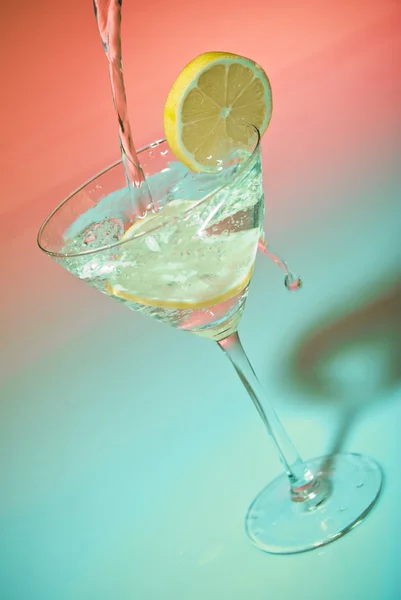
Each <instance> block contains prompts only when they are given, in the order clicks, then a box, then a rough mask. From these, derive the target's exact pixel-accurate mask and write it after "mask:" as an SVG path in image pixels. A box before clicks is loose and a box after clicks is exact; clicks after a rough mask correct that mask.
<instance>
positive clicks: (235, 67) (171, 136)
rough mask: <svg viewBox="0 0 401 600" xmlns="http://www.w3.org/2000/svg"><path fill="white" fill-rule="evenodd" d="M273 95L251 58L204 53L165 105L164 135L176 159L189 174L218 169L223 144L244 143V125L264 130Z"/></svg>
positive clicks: (182, 75)
mask: <svg viewBox="0 0 401 600" xmlns="http://www.w3.org/2000/svg"><path fill="white" fill-rule="evenodd" d="M271 114H272V92H271V86H270V82H269V79H268V77H267V75H266V73H265V72H264V70H263V69H262V68H261V67H260V66H259V65H258V64H256V63H255V62H254V61H253V60H250V59H249V58H244V57H243V56H238V55H236V54H230V53H228V52H206V53H205V54H201V55H200V56H198V57H196V58H195V59H194V60H192V61H191V62H190V63H189V64H188V65H187V66H186V67H185V68H184V69H183V71H182V72H181V73H180V75H179V76H178V78H177V79H176V81H175V82H174V84H173V86H172V88H171V90H170V92H169V94H168V96H167V100H166V103H165V107H164V131H165V135H166V139H167V142H168V144H169V146H170V148H171V149H172V150H173V152H174V154H175V155H176V156H177V158H178V159H179V160H180V161H181V162H182V163H184V164H185V165H186V166H187V167H189V168H190V169H192V170H193V171H203V170H207V169H208V167H213V166H215V165H216V158H219V156H218V152H219V148H220V147H221V142H222V140H224V139H232V140H234V142H243V141H244V126H243V125H244V123H249V124H251V125H253V126H255V127H256V128H257V129H259V132H260V134H261V135H263V134H264V132H265V131H266V129H267V126H268V125H269V122H270V118H271Z"/></svg>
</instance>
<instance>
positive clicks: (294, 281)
mask: <svg viewBox="0 0 401 600" xmlns="http://www.w3.org/2000/svg"><path fill="white" fill-rule="evenodd" d="M284 285H285V287H286V288H287V290H289V291H290V292H296V291H298V290H300V289H301V287H302V279H301V278H300V277H297V276H296V275H294V274H293V273H290V272H288V273H287V275H286V276H285V279H284Z"/></svg>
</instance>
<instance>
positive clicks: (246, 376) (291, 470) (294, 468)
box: [217, 332, 319, 502]
mask: <svg viewBox="0 0 401 600" xmlns="http://www.w3.org/2000/svg"><path fill="white" fill-rule="evenodd" d="M217 343H218V345H219V346H220V348H221V349H222V350H223V352H224V353H225V354H226V356H228V358H229V359H230V361H231V363H232V364H233V366H234V368H235V370H236V371H237V373H238V375H239V378H240V379H241V381H242V383H243V384H244V386H245V388H246V390H247V392H248V394H249V395H250V397H251V399H252V402H253V403H254V405H255V407H256V409H257V411H258V413H259V415H260V416H261V418H262V421H263V423H264V424H265V426H266V429H267V431H268V433H269V434H270V436H271V437H272V439H273V442H274V444H275V446H276V448H277V450H278V453H279V456H280V459H281V462H282V464H283V465H284V469H285V472H286V474H287V476H288V479H289V486H290V493H291V497H292V500H294V501H296V502H302V501H304V500H311V499H313V498H315V497H317V496H318V495H319V494H318V489H317V488H318V487H319V482H318V481H317V480H316V478H315V477H314V475H313V474H312V472H311V471H310V470H309V469H308V467H307V466H306V465H305V463H304V462H303V460H302V459H301V457H300V455H299V454H298V452H297V450H296V449H295V446H294V444H293V443H292V441H291V439H290V438H289V436H288V434H287V432H286V431H285V429H284V427H283V426H282V424H281V422H280V420H279V418H278V416H277V414H276V411H275V410H274V408H273V406H272V405H271V404H270V402H269V401H268V400H267V398H266V395H265V393H264V391H263V388H262V386H261V384H260V383H259V380H258V378H257V377H256V375H255V372H254V370H253V368H252V365H251V363H250V362H249V360H248V357H247V355H246V353H245V351H244V349H243V347H242V344H241V341H240V339H239V335H238V333H237V332H234V333H232V334H231V335H229V336H228V337H226V338H224V339H222V340H219V341H218V342H217Z"/></svg>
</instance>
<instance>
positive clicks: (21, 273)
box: [0, 0, 401, 600]
mask: <svg viewBox="0 0 401 600" xmlns="http://www.w3.org/2000/svg"><path fill="white" fill-rule="evenodd" d="M137 4H138V3H137V2H134V1H133V0H132V1H131V2H130V1H129V0H125V6H124V8H123V54H124V59H125V60H124V63H125V73H126V81H127V91H128V99H129V105H130V114H131V120H132V125H133V129H134V132H135V136H136V140H137V144H138V145H142V144H143V143H146V142H149V141H151V140H152V139H155V138H158V137H160V135H161V133H162V108H163V102H164V98H165V96H166V94H167V92H168V90H169V87H170V85H171V83H172V81H173V80H174V78H175V77H176V75H177V74H178V73H179V71H180V70H181V68H182V67H183V66H184V64H185V63H186V62H188V61H189V60H191V59H192V58H193V57H194V56H195V55H196V54H198V53H200V52H204V51H206V50H212V49H218V50H228V51H231V52H237V53H239V54H243V55H246V56H250V57H252V58H254V59H255V60H256V61H258V62H259V63H261V64H262V65H263V66H264V67H265V69H266V71H267V73H268V74H269V76H270V78H271V82H272V86H273V95H274V102H275V109H274V115H273V119H272V123H271V126H270V128H269V130H268V132H267V134H266V136H265V138H264V141H263V155H264V173H265V176H264V181H265V190H266V207H267V211H266V212H267V215H266V230H267V234H268V238H269V239H270V241H271V243H272V245H273V247H275V248H277V249H278V251H279V252H281V253H282V254H283V255H284V256H285V257H286V259H287V260H288V261H289V263H290V264H291V265H292V267H293V268H294V269H295V270H296V271H299V272H300V273H301V274H302V275H303V278H304V280H305V287H304V289H303V291H302V293H300V294H298V295H297V294H295V295H290V294H288V292H286V290H285V289H284V286H283V283H282V277H281V274H280V273H279V272H278V270H277V269H276V268H275V267H274V266H273V265H272V264H270V263H269V262H268V261H267V260H266V259H264V258H262V257H259V259H258V263H257V268H256V273H255V279H254V283H253V285H252V289H251V293H250V297H249V301H248V306H247V311H246V313H245V315H244V318H243V322H242V325H241V331H242V338H243V342H244V345H245V346H246V348H247V349H248V350H249V356H250V358H251V360H252V361H253V363H254V366H255V369H256V370H257V372H258V373H259V374H260V378H261V381H262V383H263V384H264V386H265V387H266V390H267V392H268V394H269V395H270V396H271V397H272V398H275V401H276V405H277V408H278V409H279V412H280V414H281V415H282V418H283V421H284V423H285V425H286V426H287V427H288V430H289V432H290V434H291V435H292V436H293V438H294V441H295V443H296V444H297V445H298V447H299V450H300V451H301V453H302V454H303V455H304V456H314V455H319V454H322V453H324V452H328V451H330V450H332V449H333V448H344V449H349V450H352V451H356V452H365V453H368V454H370V455H372V456H374V457H376V458H377V460H378V461H379V462H380V463H381V465H382V466H383V469H384V471H385V474H386V485H385V489H384V493H383V496H382V498H381V501H380V504H379V505H378V506H377V508H376V509H375V510H374V512H373V513H372V515H371V516H370V517H369V519H368V520H367V522H366V523H365V524H364V525H363V526H362V527H360V528H358V529H356V530H355V531H353V532H352V533H351V534H349V535H348V536H346V537H345V538H343V539H342V540H339V541H338V542H336V543H335V544H332V545H329V546H327V547H325V548H323V549H321V550H319V551H316V552H314V553H307V554H304V555H297V556H292V557H274V556H269V555H264V554H262V553H260V552H258V551H256V550H255V549H254V548H253V547H252V546H251V545H250V544H249V543H248V541H247V539H246V537H245V534H244V531H243V519H244V515H245V513H246V510H247V507H248V505H249V503H250V501H251V500H252V499H253V497H254V496H255V494H256V493H257V492H258V491H259V490H260V488H262V487H263V486H264V485H265V484H266V482H268V480H269V479H271V477H273V476H275V475H276V474H277V473H278V472H279V471H280V465H279V463H278V460H277V458H276V456H275V454H274V452H273V448H272V446H271V444H270V442H269V440H268V439H266V436H265V433H264V431H263V427H262V425H261V423H260V420H259V418H258V416H257V414H256V411H255V410H254V408H253V407H252V405H251V403H250V402H249V401H248V399H247V397H246V394H245V392H244V390H243V389H242V387H241V385H240V383H239V381H237V380H236V378H235V375H234V373H233V372H232V370H231V367H230V365H229V363H228V361H227V360H226V359H225V358H224V356H223V355H222V353H220V352H218V350H217V349H216V348H214V347H213V346H212V345H211V344H210V342H208V341H207V340H202V339H197V338H195V337H191V336H189V335H187V334H184V333H182V332H177V331H174V330H170V329H169V328H168V327H163V326H162V325H160V324H157V323H155V322H152V321H150V320H147V319H146V318H145V317H143V316H140V315H137V314H133V313H130V312H129V311H127V310H126V309H125V308H124V307H122V306H120V305H118V304H117V303H113V302H112V301H111V300H110V299H108V298H106V297H105V296H102V295H101V294H98V293H97V292H96V291H95V290H92V289H90V288H89V287H88V288H87V287H86V286H84V285H83V284H82V283H81V282H79V281H76V280H74V278H73V277H72V276H70V275H69V274H67V273H66V272H64V271H63V270H62V269H61V268H60V267H59V266H58V265H57V264H55V263H53V262H52V261H51V260H50V259H48V258H46V257H45V256H44V255H42V254H41V253H40V252H39V250H37V248H36V246H35V244H36V241H35V238H36V232H37V229H38V227H39V225H40V223H41V221H42V220H43V219H44V217H45V216H46V215H47V213H48V212H49V211H50V209H52V208H53V207H54V206H55V205H56V204H58V203H59V201H60V200H61V199H62V198H63V197H64V196H65V195H66V194H67V193H69V192H70V191H71V190H72V189H73V188H75V187H76V186H77V185H78V184H80V183H81V182H82V181H84V180H85V179H86V178H87V177H89V176H90V175H92V174H94V173H95V172H97V171H98V170H100V169H101V168H103V167H104V166H106V165H107V164H108V163H110V162H111V161H113V160H115V159H116V158H117V157H118V144H117V134H116V126H115V122H114V115H113V110H112V103H111V96H110V92H109V82H108V76H107V67H106V63H105V58H104V56H103V54H102V49H101V45H100V41H99V39H98V34H97V30H96V24H95V20H94V16H93V12H92V6H91V2H90V0H87V1H85V2H83V1H82V0H71V1H70V2H68V3H67V4H66V6H67V7H66V10H63V9H62V8H61V7H60V3H57V2H53V3H51V2H49V1H48V0H37V1H36V2H35V3H32V2H28V0H21V1H19V2H13V3H8V4H7V10H6V12H5V17H4V18H3V19H2V20H1V23H0V28H1V40H2V41H1V43H2V46H1V55H0V56H1V59H0V60H1V74H2V83H1V88H2V91H1V94H0V107H1V110H0V119H1V161H0V165H1V167H0V168H1V188H2V193H1V200H0V215H1V219H0V240H1V246H2V247H1V250H2V251H1V253H0V270H1V282H2V294H1V308H2V310H1V314H0V337H1V340H0V343H1V346H0V352H1V365H0V368H1V387H0V398H1V422H0V470H1V473H0V480H1V488H2V489H1V493H0V555H1V556H0V597H1V599H2V600H36V599H38V600H39V599H40V600H92V599H94V600H117V599H118V600H132V599H135V600H156V599H157V600H158V599H170V598H171V599H174V600H188V599H190V600H204V599H205V598H209V599H210V600H225V599H229V600H248V599H249V600H262V599H263V600H264V599H266V598H271V599H272V600H286V599H287V598H291V599H292V598H294V597H297V598H308V599H309V600H318V599H320V598H322V597H324V598H325V599H326V600H338V598H340V597H341V598H342V599H344V600H351V599H352V600H378V599H380V600H396V599H399V598H400V597H401V591H400V590H401V579H400V572H399V555H400V551H401V544H400V537H401V516H400V507H399V496H400V493H401V482H400V476H399V457H400V450H401V443H400V434H399V428H400V423H401V366H400V365H401V314H400V307H401V285H400V259H401V242H400V239H401V236H400V229H401V204H400V187H401V168H400V165H401V142H400V139H401V109H400V107H401V83H400V81H401V78H400V62H401V4H400V3H399V2H398V1H397V0H380V2H379V1H377V0H374V1H373V0H364V1H362V0H337V1H336V2H334V1H333V0H325V1H322V0H309V1H306V0H304V1H303V0H280V2H275V3H265V5H264V8H260V7H259V3H257V2H256V1H255V0H253V1H252V0H250V1H249V2H240V1H239V0H230V1H228V0H221V1H220V2H218V3H216V2H214V1H213V0H203V1H202V2H201V3H198V4H197V3H194V2H187V3H181V2H180V1H179V0H171V1H170V2H162V1H161V0H150V1H149V2H146V3H143V4H141V6H140V7H138V6H137Z"/></svg>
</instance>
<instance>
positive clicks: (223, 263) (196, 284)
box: [105, 200, 259, 310]
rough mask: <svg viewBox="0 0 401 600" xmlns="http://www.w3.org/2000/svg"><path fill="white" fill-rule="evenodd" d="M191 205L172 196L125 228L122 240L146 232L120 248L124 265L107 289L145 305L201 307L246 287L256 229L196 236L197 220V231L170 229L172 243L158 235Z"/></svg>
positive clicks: (254, 250)
mask: <svg viewBox="0 0 401 600" xmlns="http://www.w3.org/2000/svg"><path fill="white" fill-rule="evenodd" d="M191 204H193V202H191V201H189V200H174V201H172V202H170V204H168V205H167V206H166V207H165V208H164V209H163V211H161V212H158V213H156V214H151V215H148V216H147V217H145V218H144V219H141V220H138V221H137V222H136V223H134V225H132V226H131V227H130V228H129V229H128V230H127V231H126V232H125V234H124V236H123V240H124V239H126V240H128V239H129V238H131V237H133V236H137V235H138V234H139V233H144V235H143V236H141V237H140V238H138V239H137V240H133V242H132V245H130V244H129V243H128V244H125V246H122V247H121V248H125V249H124V250H122V252H123V256H122V257H121V266H120V268H119V269H118V272H116V273H115V274H113V275H111V276H110V278H109V279H108V281H107V282H106V285H105V291H106V292H107V293H108V294H110V295H112V296H116V297H117V298H121V299H122V300H127V301H128V302H133V303H136V304H142V305H145V306H155V307H160V308H169V309H175V310H189V309H192V310H197V309H203V308H208V307H210V306H214V305H216V304H220V303H222V302H225V301H227V300H230V299H231V298H234V296H236V295H237V294H239V293H240V292H242V291H243V290H244V289H245V288H246V286H247V284H248V283H249V281H250V279H251V275H252V271H253V265H254V260H255V254H256V249H257V240H258V237H259V232H258V231H257V230H255V229H253V230H249V231H240V232H236V233H231V234H230V235H227V236H223V235H208V236H207V237H206V238H204V239H202V238H200V237H197V236H196V231H197V229H198V225H197V226H194V228H193V231H192V230H191V227H188V226H185V227H184V228H182V229H181V231H179V232H177V231H171V233H170V234H171V235H172V236H175V242H174V243H173V244H169V243H168V241H167V242H166V244H162V243H161V237H160V236H168V235H170V234H169V232H168V230H166V228H164V227H163V228H161V229H159V230H155V231H153V230H154V228H155V227H157V226H158V225H160V224H161V223H162V222H163V220H165V219H169V220H170V219H171V217H174V216H178V215H181V212H182V211H183V210H184V211H185V210H186V209H187V208H189V207H190V206H191ZM193 234H195V235H193ZM159 242H160V244H159ZM160 246H162V247H160Z"/></svg>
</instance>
